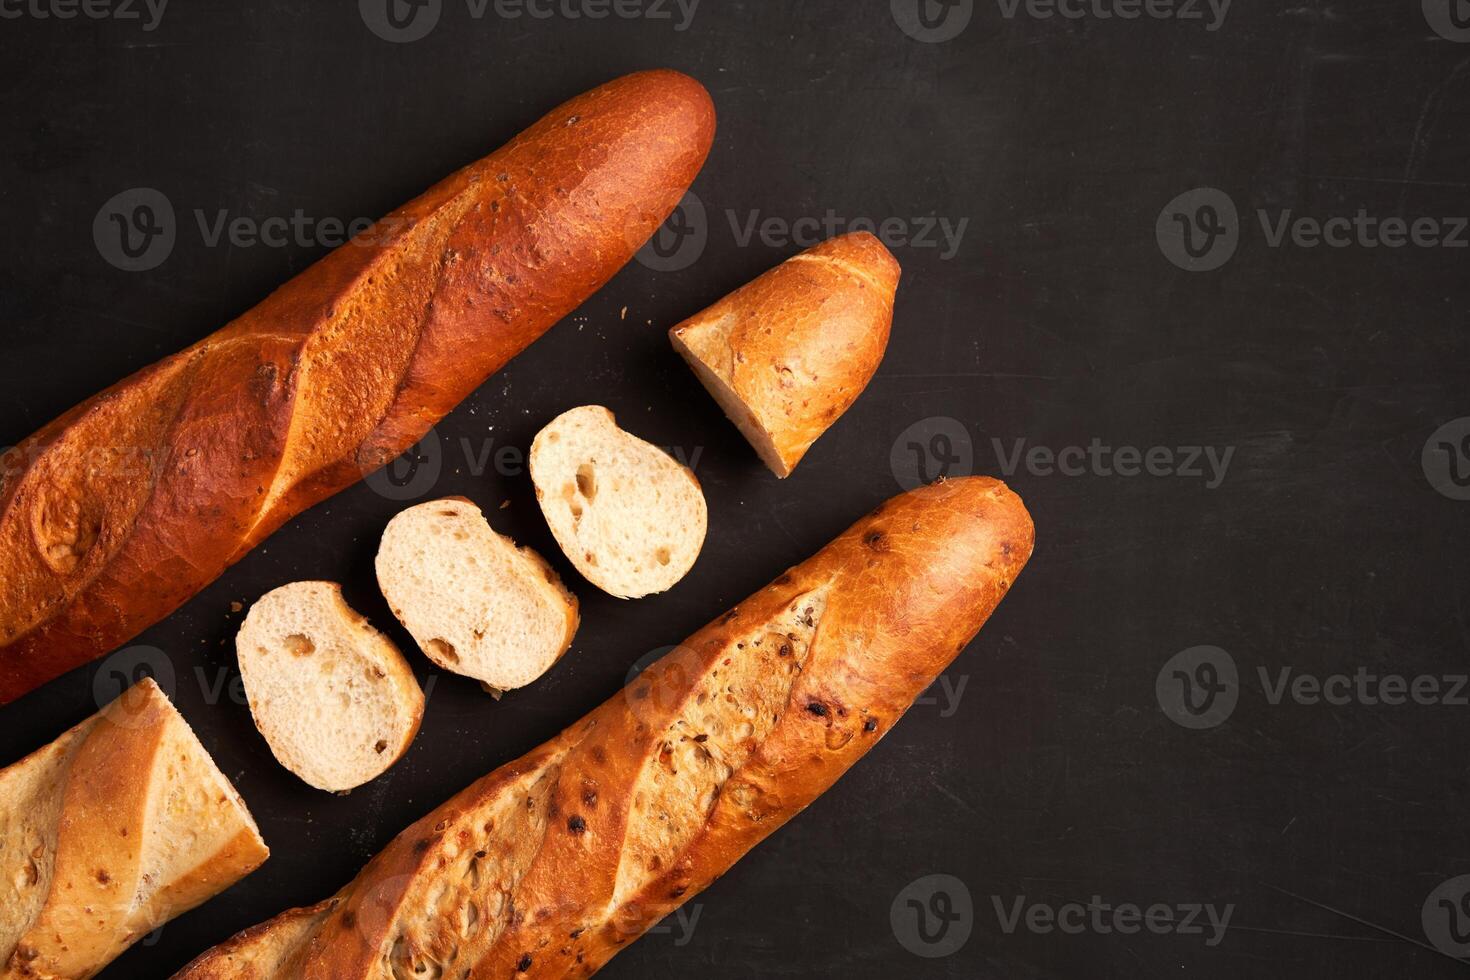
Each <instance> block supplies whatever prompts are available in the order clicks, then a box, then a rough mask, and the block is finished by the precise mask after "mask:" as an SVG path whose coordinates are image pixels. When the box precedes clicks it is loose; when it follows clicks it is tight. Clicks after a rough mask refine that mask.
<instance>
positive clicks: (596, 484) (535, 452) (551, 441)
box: [530, 405, 709, 599]
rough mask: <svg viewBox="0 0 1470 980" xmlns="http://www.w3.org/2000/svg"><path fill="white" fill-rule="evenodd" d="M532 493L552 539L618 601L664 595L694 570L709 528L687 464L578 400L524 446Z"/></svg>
mask: <svg viewBox="0 0 1470 980" xmlns="http://www.w3.org/2000/svg"><path fill="white" fill-rule="evenodd" d="M530 467H531V479H532V481H533V482H534V483H535V484H536V499H537V501H538V502H539V503H540V505H541V511H542V513H543V514H545V515H546V522H547V524H549V525H550V526H551V533H552V534H553V535H554V536H555V538H556V542H557V544H559V545H560V546H561V549H562V551H564V552H566V555H567V558H569V559H570V560H571V562H572V564H573V565H575V566H576V567H577V571H579V572H581V573H582V575H583V576H584V577H586V579H587V580H588V581H589V582H591V583H592V584H593V585H595V586H597V587H598V588H599V589H602V590H603V591H604V592H607V593H609V594H611V595H614V596H617V597H618V598H622V599H634V598H638V597H639V596H645V595H649V594H651V593H654V592H663V591H664V590H666V589H668V588H669V587H671V586H672V585H674V583H676V582H678V581H679V580H680V579H682V578H683V577H684V576H685V574H687V573H688V571H689V569H690V568H692V567H693V565H694V560H695V559H696V558H698V557H699V551H700V548H701V547H703V545H704V535H705V531H706V529H707V528H708V524H709V513H708V509H707V507H706V505H705V500H704V492H703V491H702V490H701V489H700V486H699V481H698V480H696V479H695V478H694V474H693V473H692V472H690V471H689V469H688V468H687V467H684V466H681V465H679V463H677V462H675V461H674V459H673V458H672V457H670V456H669V455H668V453H665V452H664V451H663V450H661V449H659V448H658V447H656V446H652V445H650V444H649V443H646V442H644V441H643V440H642V439H639V438H638V437H637V436H634V435H631V434H629V433H627V432H624V431H623V430H622V429H620V428H618V426H617V423H616V421H615V420H614V418H613V414H612V413H611V412H609V411H608V410H607V409H605V408H603V407H601V406H599V405H584V406H582V407H581V408H574V409H571V410H570V411H568V412H564V413H562V414H561V415H559V416H557V417H556V418H555V419H553V420H552V421H551V423H550V424H549V425H547V426H546V427H545V428H544V429H542V430H541V431H540V432H539V433H538V434H537V435H536V438H535V440H534V441H533V442H532V443H531V454H530Z"/></svg>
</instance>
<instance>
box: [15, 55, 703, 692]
mask: <svg viewBox="0 0 1470 980" xmlns="http://www.w3.org/2000/svg"><path fill="white" fill-rule="evenodd" d="M713 133H714V110H713V106H712V104H711V102H710V98H709V95H708V93H707V92H706V91H705V90H704V88H703V87H701V86H700V85H699V83H698V82H696V81H694V80H693V79H691V78H688V77H687V76H684V75H681V74H679V73H677V72H672V71H652V72H642V73H638V74H634V75H628V76H625V77H623V78H619V79H616V80H614V81H612V82H610V83H608V84H606V85H603V86H601V87H599V88H596V89H593V90H592V91H590V92H587V93H585V94H583V95H581V96H579V97H577V98H574V99H572V100H571V101H569V102H567V103H565V104H564V105H562V106H561V107H559V108H557V109H555V110H553V111H552V112H551V113H550V114H548V115H547V116H546V117H544V118H543V119H541V120H540V121H539V122H537V123H536V124H535V125H533V126H531V128H529V129H528V130H526V131H525V132H524V133H522V134H521V135H520V136H518V137H516V138H515V139H514V140H512V141H511V142H510V143H509V144H507V145H506V146H505V147H503V148H502V149H500V150H499V151H497V152H496V153H494V154H492V155H490V156H489V157H486V158H484V159H483V160H480V161H479V162H477V163H474V164H472V165H470V166H468V167H466V168H465V169H463V170H461V171H459V172H458V173H456V174H453V175H452V176H450V177H448V178H447V179H445V180H444V181H442V182H441V183H439V184H438V185H436V186H435V187H433V188H431V189H430V190H429V191H427V192H426V193H425V194H423V195H422V196H420V197H419V198H417V199H416V200H414V201H412V202H410V203H409V204H407V205H405V206H404V207H402V208H400V209H399V210H398V211H395V212H393V213H392V214H390V215H388V216H387V217H386V218H385V219H383V221H381V222H379V223H378V224H377V225H376V226H375V227H374V228H373V229H370V230H369V231H368V232H367V233H365V234H364V236H361V237H360V238H359V239H357V240H355V241H354V242H352V243H349V244H347V245H345V246H343V247H342V248H339V249H337V250H336V251H334V252H332V253H331V254H330V255H328V256H326V257H325V258H324V259H322V260H321V261H320V262H318V263H317V264H315V265H313V266H312V267H310V268H309V269H307V270H306V271H305V272H303V273H302V274H301V275H299V276H297V277H296V278H295V279H293V280H292V281H291V282H289V283H287V284H286V285H285V286H283V287H281V288H280V289H279V290H277V291H276V292H275V293H273V294H272V295H271V296H269V297H268V298H267V299H266V300H265V301H264V302H262V303H261V304H260V305H259V306H257V307H255V308H254V309H252V310H250V311H249V312H248V313H246V314H244V315H243V316H241V317H240V318H239V319H237V320H235V321H234V322H232V323H230V324H229V325H227V326H226V327H224V328H223V329H222V330H220V331H218V332H217V333H215V334H214V335H212V336H210V337H208V338H206V339H205V340H203V341H201V342H199V343H198V344H196V345H194V346H193V347H190V348H189V349H187V350H185V351H183V352H181V353H179V354H176V355H174V356H173V357H170V358H167V359H166V360H164V361H161V362H159V363H158V364H155V365H153V366H151V367H148V368H144V369H143V370H142V371H139V372H138V373H136V374H134V375H133V376H132V377H130V378H128V379H126V380H124V381H122V382H120V383H118V384H117V385H114V386H113V387H111V388H109V389H108V390H106V391H104V392H102V393H101V394H99V395H97V396H95V397H94V398H92V399H90V400H88V401H87V402H84V403H83V404H81V405H79V406H77V407H76V408H74V409H72V410H71V411H69V412H67V413H66V414H64V415H63V416H61V417H60V418H59V419H57V420H55V421H54V422H52V423H50V424H49V425H47V426H46V427H44V428H43V429H41V430H40V431H39V432H37V433H35V434H34V435H32V436H31V437H29V438H28V439H26V440H24V441H23V442H22V443H21V444H20V445H18V446H17V447H15V448H14V449H13V450H12V451H11V452H10V453H8V454H6V455H7V458H6V460H5V465H4V466H3V468H0V703H5V702H9V701H11V700H13V699H15V698H17V697H19V696H20V695H22V694H24V693H26V692H27V691H30V690H32V689H33V688H35V687H37V686H39V685H40V684H42V683H44V682H46V681H47V680H50V679H51V678H53V677H56V676H58V675H60V674H62V673H64V672H65V671H67V670H69V669H71V668H73V667H76V666H78V665H80V664H83V663H86V662H87V661H88V660H91V659H93V658H95V657H97V656H100V655H101V654H103V653H105V652H107V651H108V650H110V649H112V648H114V647H115V646H117V645H118V644H120V643H122V642H125V641H126V640H127V639H129V638H131V637H133V636H135V635H137V634H138V633H139V632H141V631H142V630H143V629H145V628H146V627H148V626H150V625H151V624H153V623H155V622H157V621H158V620H160V619H162V618H163V617H164V616H166V615H168V614H169V613H170V612H172V611H173V610H174V609H176V608H178V607H179V606H180V605H182V604H183V603H184V602H185V601H186V600H187V599H189V598H190V597H191V596H193V595H194V594H195V593H196V592H198V591H199V590H200V589H202V588H203V587H204V586H205V585H207V584H209V583H210V582H211V581H213V580H214V579H215V578H217V577H218V576H219V575H220V574H221V573H222V572H223V571H224V570H225V569H226V568H228V567H229V566H230V565H231V564H233V563H234V562H236V561H238V560H239V559H240V558H241V557H243V556H244V555H245V554H246V553H247V552H249V551H250V550H251V549H252V548H254V547H255V546H256V545H258V544H259V543H260V542H261V541H263V540H264V539H265V538H266V537H267V536H269V535H270V534H271V533H272V532H274V531H275V530H276V529H277V528H278V527H280V526H281V525H282V524H283V523H285V522H286V521H287V520H289V519H290V518H291V517H293V516H295V515H296V514H298V513H300V512H301V511H303V510H305V509H306V508H307V507H310V506H311V505H313V504H315V503H317V502H319V501H321V500H322V499H324V498H326V497H328V496H330V495H332V494H334V493H336V492H337V491H339V490H342V489H344V488H345V487H347V486H349V485H351V484H353V483H355V482H357V481H358V480H359V479H361V478H363V476H365V475H366V474H369V473H372V472H373V471H375V470H377V469H378V468H380V467H382V466H383V465H384V464H386V463H388V462H389V461H391V460H392V459H394V458H395V457H396V456H398V455H399V454H400V453H402V452H403V451H404V450H405V449H407V448H408V447H409V446H411V445H412V444H413V443H414V442H415V441H417V440H418V439H419V438H420V437H422V436H423V434H424V433H425V432H427V431H428V429H429V427H430V426H431V425H432V424H433V423H435V422H437V421H438V420H439V419H440V418H442V417H443V416H444V415H445V414H446V413H448V412H449V411H450V409H452V408H453V407H454V406H455V405H456V404H457V403H459V402H460V401H461V400H463V399H464V398H465V397H466V396H467V395H469V394H470V392H472V391H473V390H474V389H475V388H476V387H477V386H478V385H479V384H480V383H481V382H482V381H484V379H485V378H486V377H487V376H488V375H490V374H491V373H493V372H494V371H496V370H498V369H499V368H500V367H501V366H502V365H504V364H505V362H506V361H508V360H509V359H510V358H511V357H513V356H514V355H515V354H517V353H519V352H520V351H521V350H522V349H523V348H525V347H526V346H527V345H528V344H530V343H531V342H532V341H533V340H535V339H536V338H537V337H538V336H540V335H541V334H542V333H543V332H544V331H545V330H546V329H547V328H549V327H550V326H551V325H552V324H553V323H555V322H556V321H557V320H558V319H560V318H561V317H563V316H564V315H566V314H567V313H568V312H570V311H571V310H572V309H574V308H575V307H576V306H577V305H578V304H580V303H581V302H582V301H583V300H585V299H586V298H587V297H588V296H590V295H591V294H592V293H593V292H595V291H596V290H597V289H598V288H599V287H601V286H602V285H603V284H604V283H605V282H606V281H607V280H608V279H609V278H611V277H612V275H613V274H614V273H615V272H617V271H618V269H620V268H621V267H622V266H623V265H624V264H625V263H626V262H627V261H628V260H629V259H630V258H632V256H633V254H634V252H635V251H636V250H637V249H638V248H639V247H640V246H641V245H642V244H643V242H644V241H646V240H647V238H648V237H649V236H650V235H651V234H652V233H653V231H654V230H655V229H656V228H657V227H658V226H659V224H660V223H662V222H663V220H664V219H665V218H666V217H667V216H668V215H669V214H670V213H671V212H672V211H673V209H674V208H675V206H676V205H677V204H678V202H679V200H680V198H681V196H682V195H683V193H684V191H685V190H686V189H687V187H688V186H689V184H690V183H691V182H692V181H693V179H694V176H695V174H696V173H697V172H698V170H699V168H700V166H701V165H702V164H703V162H704V159H705V156H706V154H707V153H708V151H709V147H710V144H711V141H712V139H713Z"/></svg>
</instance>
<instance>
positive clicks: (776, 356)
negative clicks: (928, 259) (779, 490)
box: [669, 231, 899, 478]
mask: <svg viewBox="0 0 1470 980" xmlns="http://www.w3.org/2000/svg"><path fill="white" fill-rule="evenodd" d="M898 278H899V268H898V260H897V259H895V258H894V257H893V254H892V253H891V252H889V251H888V249H886V248H884V247H883V243H882V242H880V241H879V240H878V239H877V238H875V237H874V236H873V235H871V234H869V233H867V232H865V231H859V232H853V233H852V234H848V235H839V236H838V237H836V238H831V239H828V240H827V241H825V242H822V243H821V244H819V245H815V246H813V247H812V248H809V249H807V250H806V251H805V252H802V253H800V254H799V255H794V256H792V257H791V258H789V259H787V260H786V261H785V262H783V263H781V264H780V265H778V266H776V268H774V269H771V270H770V271H769V272H766V273H765V274H764V275H762V276H760V277H759V278H757V279H754V280H752V281H751V282H749V283H747V284H746V285H744V286H742V287H740V288H739V289H737V290H736V291H735V292H733V293H731V294H730V295H729V296H726V297H725V298H724V299H722V300H720V301H719V302H718V303H716V304H715V305H714V306H711V307H710V308H709V309H707V310H705V311H703V312H701V313H697V314H695V315H694V316H692V317H690V318H689V319H687V320H685V321H684V322H683V323H680V324H678V325H677V326H675V327H674V328H673V329H672V330H670V331H669V340H670V341H671V342H672V343H673V345H674V349H675V350H677V351H678V352H679V354H680V355H681V356H682V357H683V358H684V360H685V361H687V362H688V363H689V367H690V368H692V369H693V371H694V373H695V375H696V376H697V377H698V378H699V380H700V383H702V384H703V385H704V386H705V388H706V389H707V390H708V391H709V393H710V394H711V395H713V396H714V398H715V401H717V402H719V404H720V408H722V409H723V410H724V412H725V415H726V416H728V417H729V419H730V421H732V422H734V423H735V425H736V426H737V427H738V428H739V429H740V431H741V433H742V434H744V436H745V438H746V439H747V440H748V441H749V442H750V444H751V445H752V446H754V447H755V451H756V452H757V453H759V454H760V457H761V460H762V462H764V463H765V464H766V466H768V467H770V469H771V472H773V473H775V474H776V476H778V477H782V478H784V477H787V476H790V475H791V471H792V470H793V469H794V468H795V467H796V464H797V463H798V462H800V461H801V458H802V457H803V456H804V455H806V451H807V450H808V449H810V448H811V445H812V443H814V442H816V441H817V438H818V437H819V436H820V435H821V434H822V433H823V432H826V431H827V428H828V427H829V426H831V425H832V423H833V422H836V421H837V419H838V417H839V416H841V415H842V413H843V412H845V411H847V410H848V408H850V407H851V406H852V403H853V402H854V401H856V400H857V397H858V395H860V394H862V392H863V389H864V388H866V387H867V385H868V382H869V381H870V380H872V377H873V373H874V372H875V371H877V370H878V364H879V362H881V361H882V360H883V352H884V351H885V350H887V348H888V333H889V329H890V327H891V326H892V324H893V297H894V294H895V292H896V291H897V289H898Z"/></svg>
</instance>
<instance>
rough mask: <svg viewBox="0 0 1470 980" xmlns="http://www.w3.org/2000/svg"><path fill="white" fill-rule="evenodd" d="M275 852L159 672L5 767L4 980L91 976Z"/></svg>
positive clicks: (0, 815) (1, 823)
mask: <svg viewBox="0 0 1470 980" xmlns="http://www.w3.org/2000/svg"><path fill="white" fill-rule="evenodd" d="M268 853H269V852H268V851H267V850H266V846H265V843H264V842H263V841H262V840H261V839H260V833H259V831H257V830H256V828H255V821H254V820H252V819H251V817H250V812H249V811H248V810H246V809H245V804H244V802H242V801H241V799H240V797H239V794H237V793H236V792H235V789H234V787H233V786H231V785H230V783H229V781H228V780H226V779H225V777H224V776H223V775H222V774H221V773H220V771H219V770H218V769H217V768H215V765H214V762H213V761H212V760H211V759H210V758H209V754H208V753H206V752H205V751H204V746H202V745H200V744H199V740H198V739H197V738H196V737H195V736H194V733H193V731H191V730H190V728H189V725H188V723H187V722H185V721H184V719H183V718H182V717H181V716H180V715H179V713H178V712H177V711H175V710H174V706H173V705H172V704H170V703H169V700H168V698H167V697H165V696H164V694H163V692H162V691H160V690H159V689H158V685H157V684H155V683H154V682H153V681H152V679H146V680H143V681H140V682H139V683H137V684H135V685H133V686H132V687H131V688H129V689H128V690H127V691H125V692H124V693H123V695H122V697H120V698H118V699H117V700H116V701H114V702H112V703H111V704H109V705H108V706H107V707H105V708H103V709H102V710H101V711H99V712H98V713H97V714H95V715H93V716H92V717H91V718H88V719H87V720H86V721H84V722H82V723H81V724H80V725H77V726H76V727H75V728H73V729H71V730H70V731H68V732H66V733H65V734H64V735H62V736H61V737H60V738H58V739H57V740H56V741H54V742H52V743H51V744H50V745H48V746H46V747H45V748H42V749H39V750H37V751H35V752H33V753H31V754H30V755H28V756H26V757H25V758H24V759H22V760H20V761H19V762H17V763H15V764H14V765H12V766H10V767H8V768H6V769H3V770H0V977H4V978H7V980H8V978H19V977H30V978H35V977H46V978H56V980H72V978H78V977H90V976H93V975H94V974H96V973H97V972H98V971H99V970H101V969H102V968H103V967H104V966H106V965H107V964H108V963H110V962H111V961H112V960H113V959H114V958H115V957H117V956H118V954H120V953H121V952H122V951H123V950H125V949H127V948H128V947H129V946H131V945H132V944H133V942H135V941H136V940H138V939H140V938H141V937H143V936H145V935H147V934H148V933H149V932H150V931H152V930H153V929H156V928H157V927H158V926H161V925H163V924H164V923H165V922H167V921H168V920H169V919H172V918H173V917H174V916H176V915H178V914H180V913H181V912H186V911H188V910H189V909H191V908H193V907H194V906H196V905H198V904H199V903H200V902H202V901H204V900H205V899H207V898H210V897H211V896H213V895H215V894H217V893H219V892H221V891H223V890H224V889H226V888H228V887H229V886H230V885H232V884H234V883H235V882H236V881H238V880H240V879H241V878H242V877H244V876H245V875H246V874H248V873H249V872H251V871H253V870H255V869H256V868H257V867H259V866H260V863H261V862H262V861H264V860H265V859H266V855H267V854H268Z"/></svg>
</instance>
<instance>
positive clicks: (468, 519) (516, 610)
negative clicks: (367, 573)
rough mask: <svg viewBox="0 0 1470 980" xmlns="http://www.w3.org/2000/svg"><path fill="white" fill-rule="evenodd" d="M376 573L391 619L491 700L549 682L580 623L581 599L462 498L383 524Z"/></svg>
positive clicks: (415, 510) (413, 510)
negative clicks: (471, 680) (501, 693)
mask: <svg viewBox="0 0 1470 980" xmlns="http://www.w3.org/2000/svg"><path fill="white" fill-rule="evenodd" d="M377 572H378V585H379V587H380V588H381V589H382V590H383V596H384V597H385V598H386V599H387V600H388V605H389V606H391V607H392V609H393V615H395V616H397V617H398V620H399V622H401V623H402V624H403V627H404V629H406V630H408V632H409V633H410V634H412V636H413V638H414V642H416V643H417V644H418V645H419V648H420V649H421V650H423V651H424V654H425V655H426V656H427V657H428V658H429V659H430V660H432V661H434V663H436V664H438V665H439V666H440V667H443V668H444V669H445V670H449V671H453V672H454V673H456V674H463V675H465V676H466V677H473V678H474V679H475V680H477V681H479V682H480V683H481V684H482V685H484V686H485V687H486V689H488V690H490V691H492V692H499V691H509V690H512V689H514V688H517V687H525V686H526V685H527V684H529V683H531V682H532V681H534V680H535V679H536V678H538V677H540V676H541V675H542V674H544V673H546V671H547V670H549V669H550V668H551V665H552V664H554V663H556V662H557V660H559V659H560V658H561V655H562V654H564V653H566V652H567V648H569V647H570V646H571V645H572V637H573V636H574V635H575V634H576V632H577V623H578V622H579V621H580V617H579V614H578V612H577V597H576V596H574V595H572V594H571V593H570V592H568V591H567V590H566V588H565V587H563V586H562V584H561V579H559V578H557V576H556V572H554V571H552V569H551V566H550V565H548V564H546V560H545V559H543V558H542V557H541V556H540V555H538V554H536V552H534V551H532V550H531V549H530V548H527V547H524V546H523V547H517V546H516V544H515V542H514V541H512V540H511V539H510V538H507V537H503V536H501V535H499V534H496V533H495V531H494V530H493V529H492V528H491V527H490V524H489V522H488V521H486V520H485V515H484V514H483V513H481V512H480V508H478V507H476V506H475V505H474V504H473V503H472V502H471V501H469V500H466V499H465V498H463V497H447V498H445V499H444V500H434V501H430V502H429V503H426V504H419V505H418V506H417V507H410V508H409V509H408V510H405V511H403V512H402V513H401V514H399V515H398V516H396V517H394V518H393V520H391V521H389V522H388V528H387V530H386V531H384V532H383V541H382V544H381V545H380V546H379V548H378V557H377Z"/></svg>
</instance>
